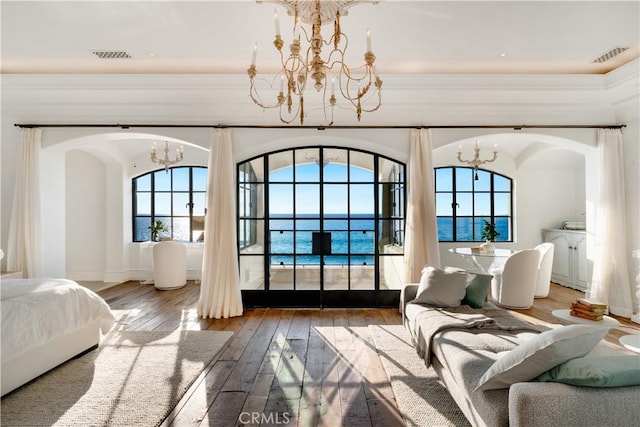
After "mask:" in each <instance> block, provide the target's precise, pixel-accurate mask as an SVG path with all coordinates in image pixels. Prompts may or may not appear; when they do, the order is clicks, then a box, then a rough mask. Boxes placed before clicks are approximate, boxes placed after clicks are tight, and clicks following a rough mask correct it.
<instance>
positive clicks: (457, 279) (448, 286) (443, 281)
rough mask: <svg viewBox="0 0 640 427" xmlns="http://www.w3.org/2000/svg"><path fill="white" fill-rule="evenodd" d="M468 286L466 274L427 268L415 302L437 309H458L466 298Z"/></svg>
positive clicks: (421, 279) (421, 278)
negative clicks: (433, 306) (466, 287)
mask: <svg viewBox="0 0 640 427" xmlns="http://www.w3.org/2000/svg"><path fill="white" fill-rule="evenodd" d="M466 284H467V273H465V272H457V271H452V272H448V271H443V270H440V269H437V268H435V267H425V268H424V269H423V270H422V277H420V284H419V285H418V291H417V293H416V298H415V299H414V300H413V302H417V303H422V304H430V305H435V306H437V307H458V306H459V305H460V301H462V298H464V295H465V285H466Z"/></svg>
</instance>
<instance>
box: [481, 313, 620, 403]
mask: <svg viewBox="0 0 640 427" xmlns="http://www.w3.org/2000/svg"><path fill="white" fill-rule="evenodd" d="M608 331H609V328H607V327H602V326H594V325H570V326H563V327H559V328H555V329H551V330H548V331H545V332H542V333H541V334H538V335H536V336H535V337H533V338H531V339H529V340H526V341H524V342H522V343H521V344H520V345H518V346H517V347H516V348H514V349H513V350H511V351H508V352H506V353H505V354H504V355H503V356H502V357H501V358H500V359H498V360H496V362H495V363H494V364H493V365H491V367H490V368H489V369H488V370H487V372H485V373H484V375H483V376H482V378H480V381H479V382H478V385H477V386H476V388H475V390H474V391H477V390H493V389H498V388H509V386H510V385H511V384H515V383H518V382H522V381H530V380H532V379H534V378H536V377H537V376H539V375H541V374H542V373H543V372H546V371H548V370H549V369H551V368H553V367H555V366H558V365H559V364H561V363H564V362H566V361H567V360H571V359H575V358H577V357H582V356H584V355H586V354H587V353H589V352H590V351H591V350H592V349H593V348H594V347H595V346H596V345H597V344H598V343H599V342H600V340H602V338H604V336H605V335H606V334H607V332H608Z"/></svg>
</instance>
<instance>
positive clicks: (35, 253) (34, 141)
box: [7, 128, 42, 278]
mask: <svg viewBox="0 0 640 427" xmlns="http://www.w3.org/2000/svg"><path fill="white" fill-rule="evenodd" d="M41 141H42V130H41V129H33V128H23V129H22V142H21V143H20V148H19V152H18V164H17V167H16V181H15V189H14V193H13V208H12V210H11V221H10V223H9V238H8V242H7V270H8V271H22V274H23V276H24V277H26V278H32V277H40V276H41V275H42V254H41V252H42V242H41V236H40V151H41V149H42V142H41Z"/></svg>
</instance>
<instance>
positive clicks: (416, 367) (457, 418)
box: [369, 325, 470, 427]
mask: <svg viewBox="0 0 640 427" xmlns="http://www.w3.org/2000/svg"><path fill="white" fill-rule="evenodd" d="M369 331H370V332H371V336H372V337H373V340H374V342H375V345H376V349H377V351H378V354H379V356H380V360H381V361H382V366H383V367H384V370H385V372H386V374H387V378H388V379H389V382H390V383H391V388H392V390H393V394H394V395H395V398H396V402H397V403H398V408H399V409H400V412H401V413H402V416H403V418H404V419H405V423H406V425H407V426H419V427H426V426H438V427H442V426H469V425H470V424H469V422H468V421H467V419H466V418H465V416H464V414H463V413H462V411H461V410H460V409H459V408H458V405H456V403H455V401H454V400H453V398H452V397H451V396H450V395H449V393H448V392H447V390H446V389H445V388H444V386H442V385H441V384H440V383H439V382H438V376H437V374H436V373H435V371H434V370H433V368H429V369H427V368H426V366H425V364H424V362H423V361H422V359H420V358H419V357H418V354H417V353H416V351H415V349H414V348H413V345H412V344H411V337H410V335H409V332H408V331H407V330H406V329H405V328H404V326H402V325H370V326H369Z"/></svg>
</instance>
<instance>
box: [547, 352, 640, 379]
mask: <svg viewBox="0 0 640 427" xmlns="http://www.w3.org/2000/svg"><path fill="white" fill-rule="evenodd" d="M535 381H542V382H558V383H564V384H571V385H578V386H583V387H624V386H631V385H640V357H639V356H602V357H581V358H578V359H572V360H569V361H568V362H565V363H561V364H560V365H558V366H556V367H555V368H552V369H550V370H548V371H547V372H545V373H544V374H542V375H540V376H539V377H538V378H536V379H535Z"/></svg>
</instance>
